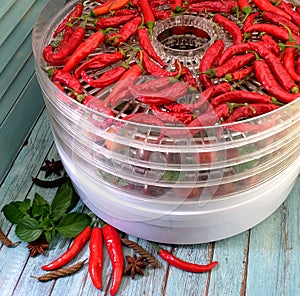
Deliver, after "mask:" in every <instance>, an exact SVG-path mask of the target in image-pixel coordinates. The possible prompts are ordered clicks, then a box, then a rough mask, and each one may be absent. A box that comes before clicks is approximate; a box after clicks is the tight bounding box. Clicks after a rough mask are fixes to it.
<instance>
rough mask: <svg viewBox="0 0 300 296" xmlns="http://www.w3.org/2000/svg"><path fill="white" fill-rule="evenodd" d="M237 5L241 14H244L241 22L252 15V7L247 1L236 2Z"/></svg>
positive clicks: (238, 0)
mask: <svg viewBox="0 0 300 296" xmlns="http://www.w3.org/2000/svg"><path fill="white" fill-rule="evenodd" d="M237 4H238V6H239V9H240V11H241V12H242V13H244V14H245V17H244V19H243V22H244V21H245V20H246V19H247V18H248V16H249V15H250V14H251V13H252V7H251V5H250V3H249V1H248V0H237Z"/></svg>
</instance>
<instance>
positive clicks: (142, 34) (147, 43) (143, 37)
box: [138, 27, 167, 67]
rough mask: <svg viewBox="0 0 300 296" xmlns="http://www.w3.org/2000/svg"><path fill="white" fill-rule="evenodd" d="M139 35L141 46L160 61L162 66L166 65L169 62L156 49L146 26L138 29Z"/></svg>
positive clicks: (154, 58) (150, 55)
mask: <svg viewBox="0 0 300 296" xmlns="http://www.w3.org/2000/svg"><path fill="white" fill-rule="evenodd" d="M138 37H139V44H140V46H141V48H142V49H143V50H144V51H145V52H146V53H147V54H148V55H149V57H151V58H152V59H153V60H155V61H156V62H157V63H159V64H160V65H161V66H162V67H166V66H167V64H166V63H165V62H164V61H163V60H162V59H161V57H160V56H159V55H158V54H157V53H156V51H155V50H154V48H153V46H152V43H151V40H150V37H149V35H148V31H147V29H146V28H145V27H142V28H140V29H139V30H138Z"/></svg>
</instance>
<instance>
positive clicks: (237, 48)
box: [207, 43, 250, 70]
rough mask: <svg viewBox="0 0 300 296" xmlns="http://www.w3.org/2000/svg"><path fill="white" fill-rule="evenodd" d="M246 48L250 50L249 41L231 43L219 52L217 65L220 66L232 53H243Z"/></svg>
mask: <svg viewBox="0 0 300 296" xmlns="http://www.w3.org/2000/svg"><path fill="white" fill-rule="evenodd" d="M248 50H250V45H249V43H240V44H233V45H231V46H229V47H227V48H226V49H225V50H224V52H223V53H222V54H221V56H220V58H219V60H218V65H219V66H221V65H223V64H224V63H225V62H227V61H228V60H229V59H231V58H232V57H233V56H234V55H237V54H244V53H246V52H247V51H248ZM210 68H212V67H210ZM207 70H208V69H207Z"/></svg>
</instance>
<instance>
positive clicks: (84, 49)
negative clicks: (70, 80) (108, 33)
mask: <svg viewBox="0 0 300 296" xmlns="http://www.w3.org/2000/svg"><path fill="white" fill-rule="evenodd" d="M104 40H105V33H104V32H103V31H97V32H95V33H93V34H92V35H90V36H89V37H88V38H87V39H86V40H85V41H83V42H82V43H81V44H80V45H79V46H78V47H77V49H76V50H75V51H74V52H73V53H72V55H71V56H70V57H69V58H68V59H67V61H66V63H65V65H64V67H63V69H62V70H63V71H64V72H70V71H72V70H73V69H74V68H75V67H76V66H77V65H78V64H79V63H80V62H81V61H82V60H83V59H85V58H86V57H87V56H88V55H89V54H91V53H92V52H93V51H94V50H95V49H96V48H97V47H98V46H99V45H100V44H101V43H102V42H104Z"/></svg>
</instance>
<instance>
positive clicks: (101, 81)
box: [81, 66, 126, 88]
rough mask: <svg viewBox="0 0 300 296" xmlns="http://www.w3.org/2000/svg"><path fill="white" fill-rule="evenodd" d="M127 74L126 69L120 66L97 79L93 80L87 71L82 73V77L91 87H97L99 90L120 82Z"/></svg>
mask: <svg viewBox="0 0 300 296" xmlns="http://www.w3.org/2000/svg"><path fill="white" fill-rule="evenodd" d="M125 72H126V68H125V67H123V66H118V67H115V68H113V69H110V70H108V71H106V72H104V73H103V74H101V76H100V77H99V78H97V79H93V78H92V77H91V76H89V75H88V74H87V73H86V72H85V71H81V77H82V79H83V80H84V81H85V82H86V83H87V84H89V85H90V86H93V87H97V88H104V87H107V86H109V85H111V84H113V83H114V82H116V81H118V80H119V79H120V78H121V76H122V75H123V74H124V73H125Z"/></svg>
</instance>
